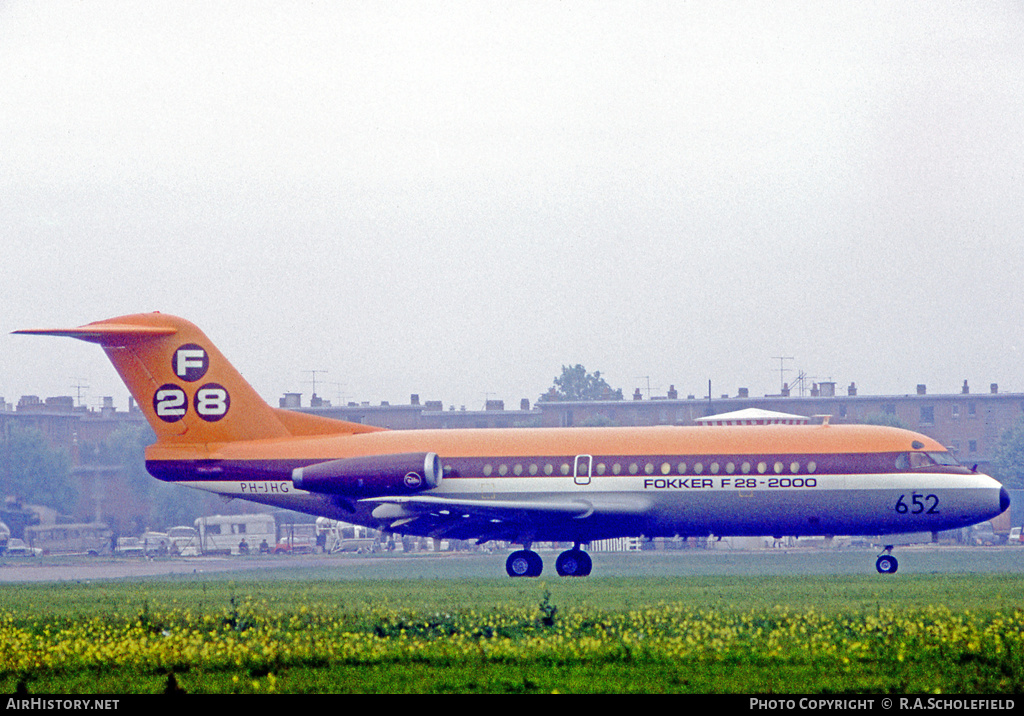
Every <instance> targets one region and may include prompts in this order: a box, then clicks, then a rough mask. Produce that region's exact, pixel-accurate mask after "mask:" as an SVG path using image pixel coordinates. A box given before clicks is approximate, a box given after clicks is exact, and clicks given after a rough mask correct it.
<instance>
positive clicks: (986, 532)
mask: <svg viewBox="0 0 1024 716" xmlns="http://www.w3.org/2000/svg"><path fill="white" fill-rule="evenodd" d="M971 540H972V541H973V542H974V544H978V545H986V546H991V545H996V544H999V538H998V537H996V533H995V531H994V530H993V529H992V523H991V522H982V523H981V524H977V525H974V527H972V528H971Z"/></svg>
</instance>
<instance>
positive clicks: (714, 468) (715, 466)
mask: <svg viewBox="0 0 1024 716" xmlns="http://www.w3.org/2000/svg"><path fill="white" fill-rule="evenodd" d="M718 470H719V467H718V463H717V462H713V463H711V474H712V475H717V474H718Z"/></svg>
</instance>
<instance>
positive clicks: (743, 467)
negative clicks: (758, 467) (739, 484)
mask: <svg viewBox="0 0 1024 716" xmlns="http://www.w3.org/2000/svg"><path fill="white" fill-rule="evenodd" d="M740 471H741V472H742V473H743V474H744V475H746V474H747V473H749V472H750V463H749V462H744V463H743V464H742V465H740Z"/></svg>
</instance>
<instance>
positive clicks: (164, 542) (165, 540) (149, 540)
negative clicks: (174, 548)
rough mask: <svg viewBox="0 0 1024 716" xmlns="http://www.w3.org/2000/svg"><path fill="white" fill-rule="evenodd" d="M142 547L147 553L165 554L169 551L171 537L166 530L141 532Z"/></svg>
mask: <svg viewBox="0 0 1024 716" xmlns="http://www.w3.org/2000/svg"><path fill="white" fill-rule="evenodd" d="M142 547H143V549H144V550H145V552H146V554H147V555H157V556H166V555H168V554H170V552H171V538H170V537H168V536H167V533H166V532H153V531H149V532H143V533H142Z"/></svg>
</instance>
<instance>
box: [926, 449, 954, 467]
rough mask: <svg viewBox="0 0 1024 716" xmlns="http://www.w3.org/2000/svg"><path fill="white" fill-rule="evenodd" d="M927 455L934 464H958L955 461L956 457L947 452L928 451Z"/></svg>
mask: <svg viewBox="0 0 1024 716" xmlns="http://www.w3.org/2000/svg"><path fill="white" fill-rule="evenodd" d="M928 457H930V458H931V459H932V460H934V461H935V464H936V465H953V466H956V465H959V464H960V463H958V462H957V461H956V458H955V457H953V455H952V454H951V453H948V452H930V453H928Z"/></svg>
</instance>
